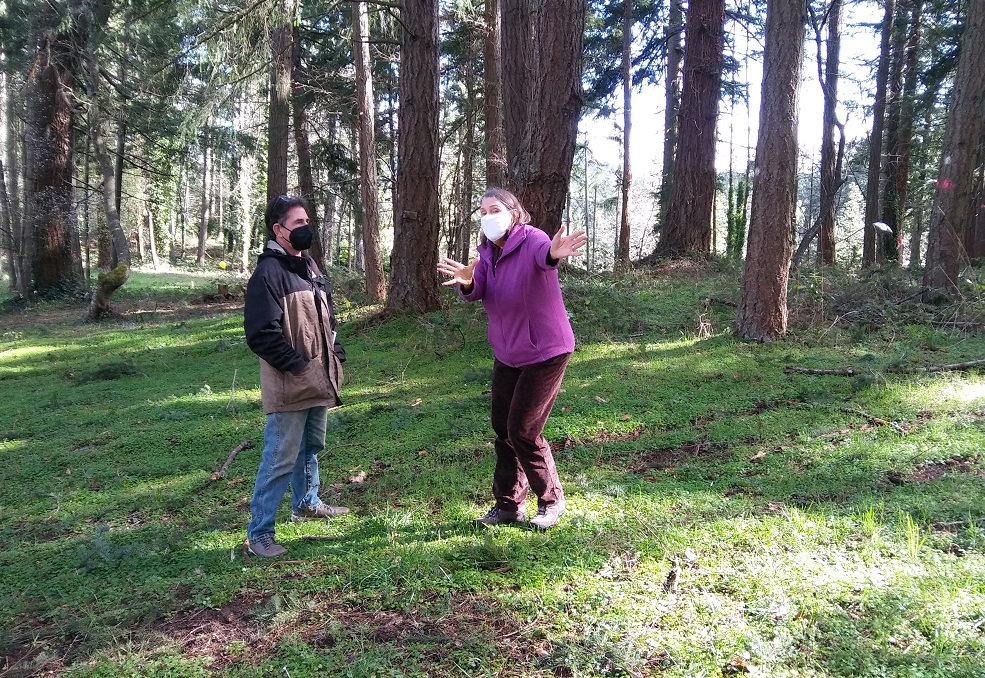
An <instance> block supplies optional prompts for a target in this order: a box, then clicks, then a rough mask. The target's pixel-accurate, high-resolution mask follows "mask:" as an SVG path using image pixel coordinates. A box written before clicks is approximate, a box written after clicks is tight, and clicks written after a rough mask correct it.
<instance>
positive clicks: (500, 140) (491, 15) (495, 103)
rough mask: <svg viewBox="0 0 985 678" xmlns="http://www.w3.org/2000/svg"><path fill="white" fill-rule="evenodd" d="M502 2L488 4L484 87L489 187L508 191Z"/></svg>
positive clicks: (494, 1) (484, 45)
mask: <svg viewBox="0 0 985 678" xmlns="http://www.w3.org/2000/svg"><path fill="white" fill-rule="evenodd" d="M502 19H503V17H502V9H501V6H500V0H486V9H485V35H484V39H483V42H482V45H483V63H484V65H485V68H484V70H483V84H484V86H485V87H484V90H483V91H484V94H485V112H486V119H485V120H486V127H485V139H486V185H487V186H496V187H505V186H506V182H507V178H508V176H509V168H508V167H507V163H506V137H505V135H504V132H503V47H502V41H501V39H500V38H501V35H502V23H503V21H502Z"/></svg>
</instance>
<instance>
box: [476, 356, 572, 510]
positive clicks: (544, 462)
mask: <svg viewBox="0 0 985 678" xmlns="http://www.w3.org/2000/svg"><path fill="white" fill-rule="evenodd" d="M570 358H571V354H570V353H564V354H562V355H559V356H556V357H554V358H550V359H548V360H545V361H544V362H540V363H534V364H533V365H526V366H524V367H509V366H508V365H504V364H503V363H501V362H500V361H498V360H497V361H495V363H494V365H493V377H492V426H493V430H494V431H495V432H496V471H495V473H494V474H493V496H494V497H496V506H497V507H498V508H500V509H501V510H506V511H516V510H518V509H522V508H523V504H524V501H525V500H526V498H527V489H528V488H530V489H533V491H534V493H535V494H536V495H537V506H538V508H543V507H546V506H553V505H554V504H556V503H558V502H562V501H564V490H563V489H562V488H561V480H560V479H559V478H558V475H557V467H556V466H555V465H554V455H553V454H552V453H551V447H550V445H549V444H548V443H547V441H546V440H545V439H544V436H543V432H544V424H546V423H547V417H548V416H549V415H550V413H551V408H552V407H553V406H554V400H555V399H556V398H557V394H558V391H560V390H561V381H562V379H564V370H565V368H566V367H567V366H568V360H569V359H570Z"/></svg>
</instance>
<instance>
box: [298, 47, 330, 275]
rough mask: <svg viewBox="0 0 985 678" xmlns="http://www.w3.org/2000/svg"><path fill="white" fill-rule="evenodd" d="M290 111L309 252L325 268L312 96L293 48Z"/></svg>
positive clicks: (320, 266) (319, 265)
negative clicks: (309, 233) (312, 135)
mask: <svg viewBox="0 0 985 678" xmlns="http://www.w3.org/2000/svg"><path fill="white" fill-rule="evenodd" d="M294 42H295V44H299V43H300V38H299V37H298V36H297V35H295V39H294ZM291 79H292V84H291V89H292V94H293V96H292V97H291V113H292V115H293V122H294V147H295V148H296V149H297V153H298V190H299V193H300V194H301V197H302V198H304V199H305V200H306V201H307V202H308V209H309V210H310V211H309V213H308V219H309V220H310V222H311V228H312V230H313V231H314V234H315V237H314V238H313V239H312V241H311V247H310V249H309V250H308V254H309V255H310V256H311V258H312V259H314V260H315V263H317V264H318V268H320V269H321V270H322V271H324V270H325V254H324V252H323V251H322V248H321V242H322V237H321V229H322V225H321V222H320V221H319V220H318V201H317V200H315V177H314V172H313V170H312V168H311V141H310V140H309V138H308V108H309V107H310V105H311V97H310V95H309V93H308V91H307V86H306V84H305V81H304V71H303V69H302V65H301V50H299V49H295V50H294V68H293V70H292V71H291Z"/></svg>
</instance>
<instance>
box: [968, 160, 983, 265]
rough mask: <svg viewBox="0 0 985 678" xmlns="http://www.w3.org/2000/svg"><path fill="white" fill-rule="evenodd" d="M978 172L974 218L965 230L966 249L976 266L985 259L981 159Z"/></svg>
mask: <svg viewBox="0 0 985 678" xmlns="http://www.w3.org/2000/svg"><path fill="white" fill-rule="evenodd" d="M977 174H978V176H977V177H976V178H975V183H976V185H977V186H976V190H975V201H974V211H973V214H974V218H973V219H972V221H971V223H970V224H969V228H968V229H967V230H966V231H965V249H966V250H967V251H968V259H969V260H970V261H971V263H972V265H975V266H977V265H978V264H979V263H981V262H982V260H983V259H985V171H983V167H982V164H981V161H979V163H978V171H977Z"/></svg>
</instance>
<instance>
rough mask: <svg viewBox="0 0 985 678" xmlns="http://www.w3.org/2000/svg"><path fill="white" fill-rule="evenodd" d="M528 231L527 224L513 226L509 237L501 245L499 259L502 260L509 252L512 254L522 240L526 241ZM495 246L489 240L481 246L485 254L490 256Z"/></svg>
mask: <svg viewBox="0 0 985 678" xmlns="http://www.w3.org/2000/svg"><path fill="white" fill-rule="evenodd" d="M529 229H530V226H529V225H527V224H517V225H516V226H514V227H513V230H512V231H510V235H509V237H508V238H507V239H506V242H505V243H503V251H502V252H500V254H499V258H500V259H502V258H503V257H505V256H506V255H507V254H509V253H510V252H512V251H513V250H515V249H516V248H517V247H519V246H520V244H521V243H522V242H523V241H524V240H526V238H527V231H528V230H529ZM495 246H496V245H494V244H493V242H492V241H491V240H486V244H485V245H484V246H483V248H484V249H485V250H486V251H487V252H489V253H490V254H492V248H493V247H495Z"/></svg>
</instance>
